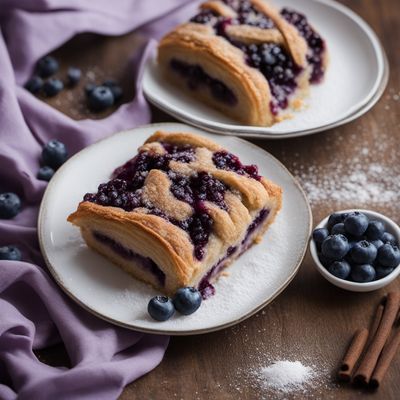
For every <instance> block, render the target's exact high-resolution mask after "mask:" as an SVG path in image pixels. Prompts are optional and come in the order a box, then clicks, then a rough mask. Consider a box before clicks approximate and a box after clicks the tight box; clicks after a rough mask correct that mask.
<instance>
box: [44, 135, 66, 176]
mask: <svg viewBox="0 0 400 400" xmlns="http://www.w3.org/2000/svg"><path fill="white" fill-rule="evenodd" d="M67 157H68V152H67V148H66V147H65V144H64V143H61V142H59V141H58V140H55V139H53V140H50V141H49V142H47V143H46V144H45V146H44V147H43V150H42V162H43V165H47V166H49V167H51V168H53V169H57V168H58V167H60V166H61V165H62V164H63V163H64V162H65V160H66V159H67Z"/></svg>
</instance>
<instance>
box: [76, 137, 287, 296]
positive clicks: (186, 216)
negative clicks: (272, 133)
mask: <svg viewBox="0 0 400 400" xmlns="http://www.w3.org/2000/svg"><path fill="white" fill-rule="evenodd" d="M281 204H282V192H281V189H280V187H279V186H277V185H276V184H274V183H272V182H270V181H269V180H267V179H266V178H264V177H262V176H260V175H259V174H258V169H257V167H256V166H255V165H244V164H242V163H241V161H240V160H239V158H238V157H236V156H235V155H233V154H231V153H229V152H228V151H227V150H225V149H224V148H222V147H221V146H220V145H218V144H216V143H214V142H212V141H210V140H208V139H206V138H204V137H202V136H198V135H195V134H191V133H166V132H162V131H158V132H155V133H154V134H153V135H152V136H150V138H149V139H148V140H147V141H146V142H145V144H144V145H142V146H141V147H139V149H138V154H137V155H136V156H135V157H134V158H132V159H131V160H129V161H127V162H126V163H125V164H124V165H122V166H121V167H119V168H117V169H116V170H115V171H114V172H113V174H112V176H111V180H109V181H108V182H107V183H102V184H101V185H100V186H99V188H98V191H97V192H96V193H87V194H86V195H85V196H84V200H83V201H82V202H81V203H80V204H79V206H78V209H77V210H76V211H75V212H74V213H73V214H71V215H70V216H69V217H68V221H70V222H72V223H73V224H74V225H77V226H78V227H80V229H81V233H82V237H83V239H84V240H85V241H86V243H87V245H88V246H90V247H91V248H92V249H94V250H95V251H97V252H99V253H101V254H102V255H104V256H105V257H107V258H108V259H110V260H111V261H112V262H114V263H115V264H116V265H118V266H120V267H121V268H122V269H124V270H125V271H126V272H128V273H129V274H131V275H132V276H133V277H135V278H137V279H140V280H142V281H144V282H147V283H149V284H151V285H152V286H154V287H155V288H157V289H158V290H160V291H162V292H164V293H166V294H172V293H174V292H175V291H176V290H177V289H178V288H180V287H185V286H193V287H196V288H198V289H199V290H200V291H201V293H202V295H203V297H204V298H207V297H209V296H210V295H212V294H213V293H214V287H213V285H212V282H214V281H215V279H216V278H217V277H218V276H219V275H220V274H221V272H222V270H223V268H225V267H226V266H227V265H228V264H230V263H231V262H232V261H233V260H234V259H236V258H237V257H239V256H240V255H241V254H242V253H243V252H245V251H246V250H247V249H248V248H249V247H250V246H251V245H252V244H253V243H256V242H258V241H259V239H260V238H261V236H262V235H263V233H264V232H265V231H266V229H267V227H268V226H269V225H270V224H271V223H272V222H273V220H274V219H275V217H276V215H277V213H278V212H279V210H280V208H281Z"/></svg>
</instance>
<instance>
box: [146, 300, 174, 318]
mask: <svg viewBox="0 0 400 400" xmlns="http://www.w3.org/2000/svg"><path fill="white" fill-rule="evenodd" d="M147 311H148V313H149V314H150V316H151V318H153V319H155V320H156V321H166V320H167V319H170V318H171V317H172V315H173V314H174V312H175V308H174V305H173V303H172V300H171V299H170V298H169V297H165V296H156V297H153V298H152V299H151V300H150V301H149V304H148V306H147Z"/></svg>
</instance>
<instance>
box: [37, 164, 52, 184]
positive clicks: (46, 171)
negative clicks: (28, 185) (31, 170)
mask: <svg viewBox="0 0 400 400" xmlns="http://www.w3.org/2000/svg"><path fill="white" fill-rule="evenodd" d="M53 175H54V169H53V168H50V167H48V166H44V167H41V168H39V171H38V173H37V178H38V179H39V180H41V181H47V182H48V181H49V180H50V179H51V178H52V176H53Z"/></svg>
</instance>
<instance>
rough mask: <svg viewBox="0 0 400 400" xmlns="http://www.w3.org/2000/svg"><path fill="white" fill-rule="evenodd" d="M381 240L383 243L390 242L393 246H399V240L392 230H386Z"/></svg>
mask: <svg viewBox="0 0 400 400" xmlns="http://www.w3.org/2000/svg"><path fill="white" fill-rule="evenodd" d="M381 240H382V242H383V243H390V244H392V245H393V246H397V240H396V238H395V237H394V236H393V235H392V234H391V233H390V232H384V233H383V235H382V237H381Z"/></svg>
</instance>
